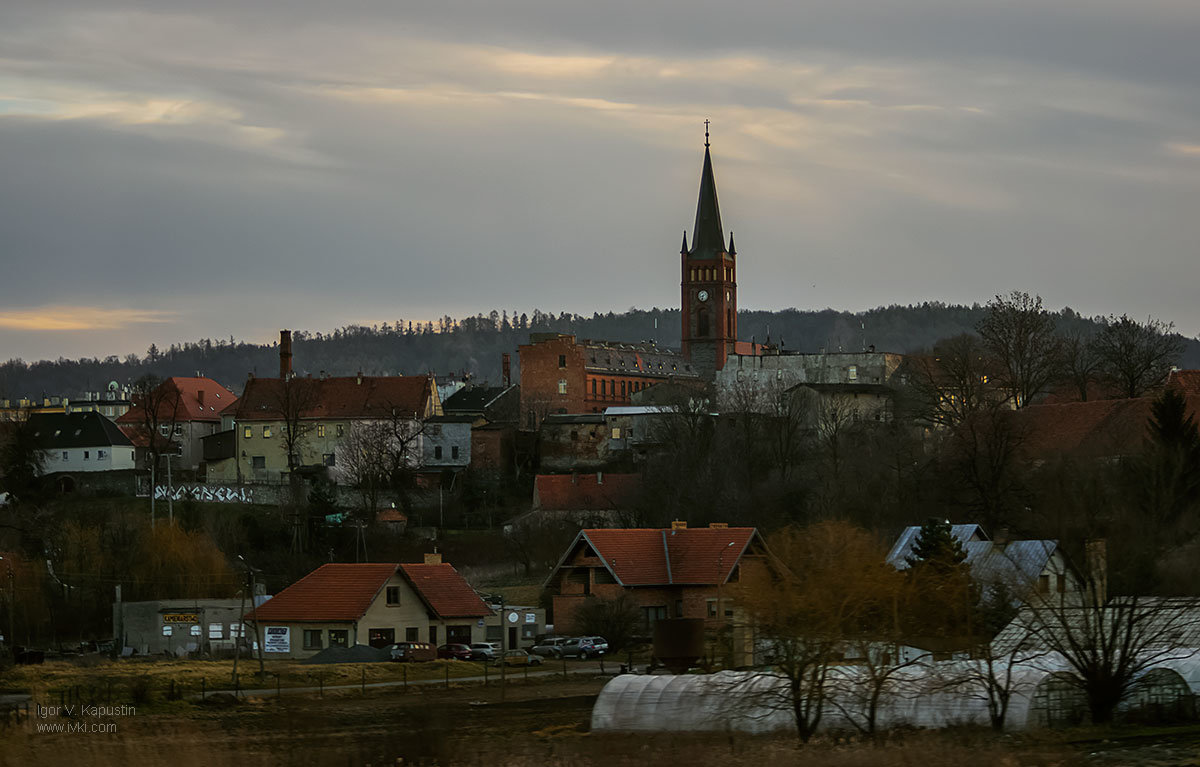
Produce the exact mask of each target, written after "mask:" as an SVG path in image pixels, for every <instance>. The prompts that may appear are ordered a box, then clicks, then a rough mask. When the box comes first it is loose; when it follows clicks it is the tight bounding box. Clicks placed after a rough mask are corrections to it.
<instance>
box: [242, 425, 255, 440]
mask: <svg viewBox="0 0 1200 767" xmlns="http://www.w3.org/2000/svg"><path fill="white" fill-rule="evenodd" d="M253 436H254V432H253V431H252V430H251V429H250V427H249V426H247V427H246V428H244V429H242V439H250V438H251V437H253Z"/></svg>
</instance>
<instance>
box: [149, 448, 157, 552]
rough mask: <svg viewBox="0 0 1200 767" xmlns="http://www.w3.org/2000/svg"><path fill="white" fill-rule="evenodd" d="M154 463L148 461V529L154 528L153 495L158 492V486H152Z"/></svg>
mask: <svg viewBox="0 0 1200 767" xmlns="http://www.w3.org/2000/svg"><path fill="white" fill-rule="evenodd" d="M150 439H152V440H153V439H154V435H153V434H152V435H150ZM154 464H155V461H151V462H150V529H151V530H153V529H154V496H155V495H157V493H158V488H156V487H155V486H154V468H155V467H154Z"/></svg>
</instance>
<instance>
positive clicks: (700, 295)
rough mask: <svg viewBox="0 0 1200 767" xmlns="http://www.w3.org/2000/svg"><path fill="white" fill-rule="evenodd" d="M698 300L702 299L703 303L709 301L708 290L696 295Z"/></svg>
mask: <svg viewBox="0 0 1200 767" xmlns="http://www.w3.org/2000/svg"><path fill="white" fill-rule="evenodd" d="M696 298H698V299H700V301H701V302H704V301H707V300H708V291H707V290H702V291H700V292H699V293H697V294H696Z"/></svg>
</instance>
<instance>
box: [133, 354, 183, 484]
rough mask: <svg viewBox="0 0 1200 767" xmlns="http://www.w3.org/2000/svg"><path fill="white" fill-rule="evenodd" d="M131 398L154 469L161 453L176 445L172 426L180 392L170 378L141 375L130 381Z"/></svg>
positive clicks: (150, 462)
mask: <svg viewBox="0 0 1200 767" xmlns="http://www.w3.org/2000/svg"><path fill="white" fill-rule="evenodd" d="M132 398H133V402H134V405H135V407H137V408H138V410H137V417H138V430H139V431H141V432H142V433H143V434H144V435H145V436H146V440H147V442H146V456H147V462H148V463H149V465H150V466H151V467H153V468H154V470H157V469H158V465H159V462H160V460H161V457H162V456H163V455H164V454H166V453H167V452H170V451H174V450H175V449H176V443H175V436H176V434H175V430H176V427H177V426H178V423H179V418H180V415H181V413H180V409H179V405H180V402H181V399H182V394H181V392H180V391H179V387H177V386H176V385H175V383H174V382H173V381H171V380H170V379H166V380H163V379H161V378H159V377H158V376H154V375H144V376H142V377H141V378H139V379H138V380H137V381H135V382H134V384H133V394H132ZM150 492H151V493H153V492H154V488H150Z"/></svg>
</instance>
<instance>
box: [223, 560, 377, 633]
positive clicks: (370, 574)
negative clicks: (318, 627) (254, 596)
mask: <svg viewBox="0 0 1200 767" xmlns="http://www.w3.org/2000/svg"><path fill="white" fill-rule="evenodd" d="M395 572H396V565H395V564H389V563H386V562H384V563H364V564H344V563H330V564H327V565H321V566H320V567H318V568H317V569H316V570H313V571H312V572H311V573H309V574H308V575H306V576H304V577H303V578H301V579H300V580H298V581H296V582H295V583H293V584H292V585H291V586H288V587H287V588H286V589H284V590H283V591H281V592H279V593H278V594H277V595H276V596H274V597H273V598H271V599H269V600H267V601H266V602H265V603H263V604H262V605H260V606H259V607H258V609H257V610H254V611H252V612H250V613H247V614H246V618H247V620H257V621H260V622H262V621H279V622H283V621H356V620H358V619H359V618H361V617H362V616H363V614H364V613H366V612H367V608H368V607H370V606H371V603H372V602H373V601H375V597H376V596H378V595H379V590H380V589H382V588H383V584H385V583H387V580H388V578H390V577H392V574H393V573H395Z"/></svg>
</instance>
